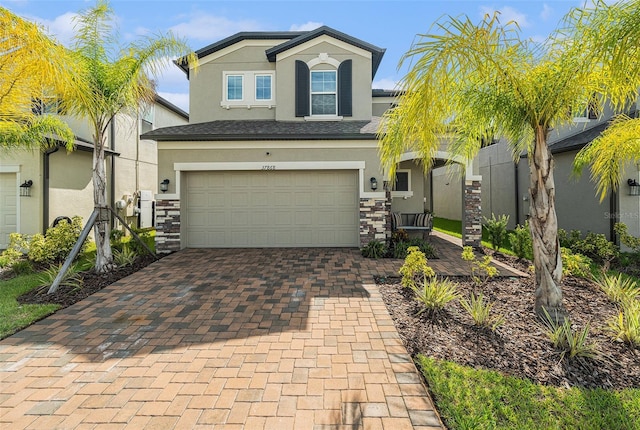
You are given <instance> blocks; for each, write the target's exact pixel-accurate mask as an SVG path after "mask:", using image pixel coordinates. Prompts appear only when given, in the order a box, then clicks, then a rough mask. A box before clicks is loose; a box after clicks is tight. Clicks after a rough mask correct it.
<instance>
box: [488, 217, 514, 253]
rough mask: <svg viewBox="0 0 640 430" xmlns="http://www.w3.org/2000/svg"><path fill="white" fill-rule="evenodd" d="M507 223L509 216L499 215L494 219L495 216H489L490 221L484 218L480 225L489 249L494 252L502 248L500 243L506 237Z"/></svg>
mask: <svg viewBox="0 0 640 430" xmlns="http://www.w3.org/2000/svg"><path fill="white" fill-rule="evenodd" d="M508 223H509V215H501V216H500V217H498V218H496V216H495V214H493V213H492V214H491V219H489V218H486V217H484V224H483V225H482V226H483V227H484V228H485V230H486V231H487V234H488V235H489V241H490V242H491V247H492V248H493V249H495V250H496V251H497V250H498V249H499V248H500V247H501V246H502V242H503V241H504V239H505V238H506V237H507V224H508Z"/></svg>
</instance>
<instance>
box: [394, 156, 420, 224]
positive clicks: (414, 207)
mask: <svg viewBox="0 0 640 430" xmlns="http://www.w3.org/2000/svg"><path fill="white" fill-rule="evenodd" d="M398 170H409V171H410V175H411V179H410V182H411V190H410V191H411V192H413V196H410V197H409V196H407V198H404V197H403V196H400V195H397V194H396V192H394V191H392V192H391V197H392V199H391V210H392V211H393V212H401V213H421V212H424V210H425V209H428V207H425V201H424V196H425V180H424V172H423V169H422V167H421V166H420V165H418V164H417V163H416V162H414V161H403V162H402V163H400V165H399V166H398ZM426 191H427V193H428V191H429V190H428V189H427V190H426Z"/></svg>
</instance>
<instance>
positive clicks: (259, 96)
mask: <svg viewBox="0 0 640 430" xmlns="http://www.w3.org/2000/svg"><path fill="white" fill-rule="evenodd" d="M222 81H223V86H224V87H223V89H222V100H221V101H220V106H222V107H223V108H226V109H229V108H247V109H250V108H253V107H267V108H270V107H272V106H275V89H274V83H275V72H274V71H240V72H231V71H230V72H223V80H222Z"/></svg>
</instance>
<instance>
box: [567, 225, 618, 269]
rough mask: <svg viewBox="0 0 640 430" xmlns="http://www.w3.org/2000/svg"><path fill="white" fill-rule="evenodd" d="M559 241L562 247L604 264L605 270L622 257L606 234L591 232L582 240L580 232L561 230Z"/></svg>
mask: <svg viewBox="0 0 640 430" xmlns="http://www.w3.org/2000/svg"><path fill="white" fill-rule="evenodd" d="M558 239H559V240H560V246H561V247H563V248H567V249H570V250H571V251H572V252H573V253H574V254H582V255H584V256H586V257H589V258H590V259H591V260H594V261H596V262H598V263H600V264H603V265H604V267H605V270H608V268H609V266H610V265H611V262H612V261H614V260H615V259H616V258H618V257H619V256H620V249H619V248H618V246H617V245H616V244H615V243H613V242H611V241H609V240H608V239H607V237H606V236H605V235H604V234H596V233H593V232H589V233H587V235H586V236H585V237H584V238H582V234H581V233H580V230H571V232H570V233H567V232H566V231H565V230H562V229H559V230H558Z"/></svg>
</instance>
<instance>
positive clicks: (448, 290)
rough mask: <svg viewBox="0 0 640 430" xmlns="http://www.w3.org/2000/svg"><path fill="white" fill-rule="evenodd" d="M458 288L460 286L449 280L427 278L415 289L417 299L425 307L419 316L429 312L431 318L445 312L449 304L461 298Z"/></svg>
mask: <svg viewBox="0 0 640 430" xmlns="http://www.w3.org/2000/svg"><path fill="white" fill-rule="evenodd" d="M457 287H458V285H457V284H456V283H455V282H452V281H450V280H449V279H448V278H444V279H438V278H436V277H435V276H433V277H431V278H427V277H426V276H425V277H424V281H423V282H422V284H420V283H419V284H418V285H417V286H416V287H415V288H414V292H415V299H416V300H417V301H418V302H420V303H421V304H422V305H423V306H424V308H423V309H421V310H420V311H419V312H418V314H421V313H423V312H427V314H428V315H429V316H434V315H435V314H436V313H437V312H439V311H441V310H443V309H444V308H445V306H446V305H447V304H448V303H449V302H452V301H453V300H456V299H457V298H458V297H459V296H458V293H457Z"/></svg>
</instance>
